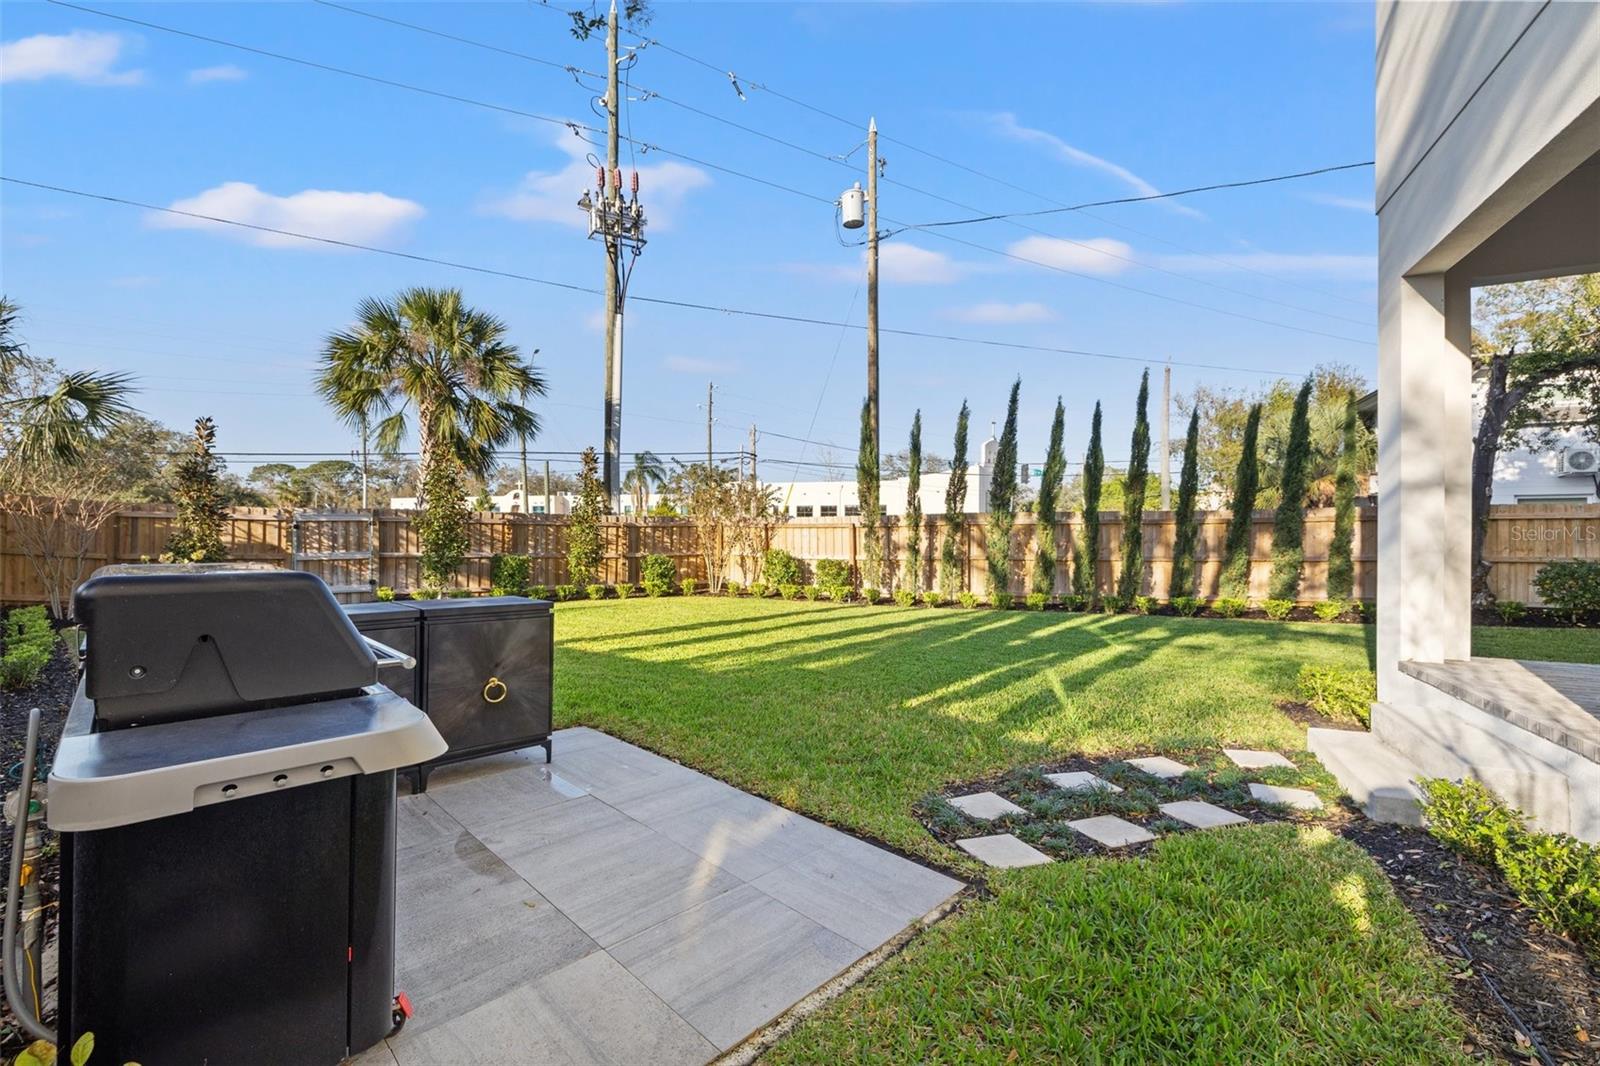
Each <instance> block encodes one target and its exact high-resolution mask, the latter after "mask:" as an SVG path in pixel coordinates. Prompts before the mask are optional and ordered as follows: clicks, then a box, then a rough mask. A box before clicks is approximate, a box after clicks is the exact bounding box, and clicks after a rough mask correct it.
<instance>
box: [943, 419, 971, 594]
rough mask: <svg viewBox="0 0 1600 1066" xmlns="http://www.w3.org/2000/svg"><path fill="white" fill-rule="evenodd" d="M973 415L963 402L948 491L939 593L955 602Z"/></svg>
mask: <svg viewBox="0 0 1600 1066" xmlns="http://www.w3.org/2000/svg"><path fill="white" fill-rule="evenodd" d="M970 418H971V411H969V410H968V408H967V401H966V400H962V401H961V413H960V414H958V415H956V436H955V443H954V445H953V447H952V449H951V451H952V453H953V455H954V458H952V459H951V460H950V483H949V485H948V486H946V488H945V490H944V544H943V545H942V546H941V547H940V549H939V592H940V594H941V595H942V596H944V598H945V599H947V600H953V599H955V598H956V596H957V594H959V593H960V592H961V591H962V588H961V531H962V528H963V526H964V524H965V523H966V509H967V422H968V420H969V419H970Z"/></svg>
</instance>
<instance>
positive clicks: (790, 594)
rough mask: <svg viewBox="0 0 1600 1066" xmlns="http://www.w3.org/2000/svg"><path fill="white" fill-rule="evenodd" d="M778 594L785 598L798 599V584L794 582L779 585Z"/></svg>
mask: <svg viewBox="0 0 1600 1066" xmlns="http://www.w3.org/2000/svg"><path fill="white" fill-rule="evenodd" d="M778 595H779V596H782V597H783V598H784V599H786V600H798V599H799V598H800V586H799V585H795V584H783V585H779V586H778Z"/></svg>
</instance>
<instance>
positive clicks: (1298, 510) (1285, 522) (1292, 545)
mask: <svg viewBox="0 0 1600 1066" xmlns="http://www.w3.org/2000/svg"><path fill="white" fill-rule="evenodd" d="M1310 409H1311V379H1310V378H1307V379H1306V383H1305V384H1304V385H1302V386H1300V394H1299V395H1298V396H1296V397H1295V398H1294V414H1292V415H1290V416H1289V443H1288V446H1287V448H1286V451H1285V454H1284V457H1283V480H1282V481H1281V482H1279V489H1278V511H1277V514H1275V515H1274V516H1273V520H1272V580H1271V582H1270V584H1269V586H1268V588H1269V590H1270V591H1269V592H1268V595H1269V596H1270V597H1271V598H1272V599H1275V600H1295V599H1298V598H1299V597H1300V568H1301V567H1302V566H1303V565H1304V564H1305V557H1306V552H1305V544H1304V539H1305V532H1306V487H1307V486H1306V476H1307V473H1308V471H1309V469H1310V463H1311V416H1310Z"/></svg>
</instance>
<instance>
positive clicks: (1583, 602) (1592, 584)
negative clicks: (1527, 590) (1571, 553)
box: [1533, 559, 1600, 622]
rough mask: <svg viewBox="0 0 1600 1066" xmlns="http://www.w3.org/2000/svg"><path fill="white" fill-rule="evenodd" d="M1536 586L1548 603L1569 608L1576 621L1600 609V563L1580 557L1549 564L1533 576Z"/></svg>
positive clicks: (1569, 612)
mask: <svg viewBox="0 0 1600 1066" xmlns="http://www.w3.org/2000/svg"><path fill="white" fill-rule="evenodd" d="M1533 587H1534V588H1535V589H1537V590H1538V592H1539V597H1540V598H1541V599H1543V600H1544V602H1545V603H1547V604H1549V605H1550V606H1551V607H1554V608H1556V609H1557V610H1560V611H1566V612H1567V613H1568V614H1569V615H1571V616H1572V620H1573V621H1574V622H1576V621H1577V620H1578V619H1580V618H1581V617H1583V616H1584V615H1586V614H1588V613H1589V612H1590V611H1594V610H1600V563H1590V562H1583V561H1581V560H1577V559H1574V560H1572V561H1570V562H1564V563H1548V564H1546V565H1545V566H1544V567H1542V568H1541V569H1540V570H1539V572H1538V573H1537V574H1535V575H1534V576H1533Z"/></svg>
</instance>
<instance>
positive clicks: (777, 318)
mask: <svg viewBox="0 0 1600 1066" xmlns="http://www.w3.org/2000/svg"><path fill="white" fill-rule="evenodd" d="M0 181H4V182H9V183H11V184H13V185H21V186H25V187H28V188H33V189H41V190H44V191H47V192H55V193H61V194H63V195H67V196H78V197H82V198H84V199H89V200H99V201H102V202H104V203H111V204H117V205H120V206H124V207H137V208H140V209H142V210H146V211H159V212H163V213H165V214H171V215H180V216H183V217H186V218H193V219H198V220H201V221H205V222H213V223H217V224H219V225H225V226H237V227H240V228H243V229H248V230H253V231H256V232H261V233H271V234H275V235H277V236H280V237H293V238H295V239H297V240H304V241H311V242H313V243H317V244H327V245H332V246H334V247H338V248H349V249H354V250H356V251H362V252H371V253H373V254H375V255H386V256H392V257H394V258H398V259H406V260H409V261H411V262H417V263H428V264H431V265H434V266H444V267H450V268H452V269H455V270H465V271H468V272H471V273H475V274H486V275H489V276H492V277H500V278H508V279H510V280H513V281H524V282H528V283H530V284H534V285H545V286H549V287H551V288H556V289H564V290H567V291H569V292H580V293H584V294H585V295H589V296H599V295H601V293H600V290H598V289H594V288H589V287H587V286H584V285H573V284H571V283H569V282H564V281H551V280H550V279H548V278H540V277H534V276H533V275H531V274H519V273H517V272H515V271H510V270H500V269H497V268H494V267H485V266H478V265H476V264H473V263H462V262H458V261H454V260H449V259H438V258H435V257H432V256H426V255H418V254H416V253H414V252H402V251H399V250H396V249H392V248H379V247H377V246H375V245H369V244H358V243H356V242H353V241H343V240H337V239H335V238H332V237H319V236H315V235H312V234H307V233H296V232H294V231H292V230H284V229H275V228H273V227H271V226H262V225H257V224H255V223H251V222H241V221H239V220H237V219H231V218H222V217H220V216H216V215H204V214H200V213H198V212H194V211H184V210H181V209H179V208H174V207H162V206H159V205H157V204H151V203H145V202H143V201H140V200H133V199H129V198H127V197H121V196H112V195H109V194H106V193H94V192H87V191H85V190H82V189H73V188H69V187H67V186H64V185H52V184H49V183H46V182H38V181H30V180H27V179H25V178H16V177H11V176H9V175H3V174H0ZM632 299H634V300H636V301H638V302H641V303H649V304H655V305H657V306H661V307H677V308H682V309H685V310H693V311H711V312H716V313H718V314H725V315H739V316H743V317H746V318H758V319H763V320H766V321H771V322H791V323H797V324H803V325H811V326H826V327H829V328H832V329H865V328H866V327H865V326H858V325H855V324H853V323H848V322H834V321H830V320H828V319H823V318H811V317H809V316H806V315H791V314H782V313H779V312H774V311H754V310H750V309H748V308H739V307H726V306H718V305H715V304H703V303H696V302H694V301H691V300H673V299H668V298H665V297H660V296H634V297H632ZM879 332H881V333H887V334H892V335H895V336H900V337H911V338H915V339H918V340H937V341H948V342H950V343H954V344H976V345H981V346H984V347H990V348H1005V349H1011V350H1015V351H1033V352H1042V353H1046V354H1051V355H1072V356H1082V357H1084V358H1090V359H1110V360H1114V361H1117V362H1127V363H1138V364H1155V363H1160V362H1166V361H1167V360H1164V359H1153V358H1146V357H1143V356H1134V355H1118V354H1113V353H1110V352H1094V351H1088V350H1086V349H1081V348H1060V347H1053V346H1049V345H1041V344H1023V343H1020V342H1016V341H1001V340H994V339H992V338H985V337H962V336H955V335H951V334H942V333H933V332H929V331H925V330H913V329H893V328H889V327H882V328H880V330H879ZM1170 362H1171V363H1172V365H1173V366H1184V367H1190V368H1193V369H1197V370H1218V371H1225V372H1229V373H1240V374H1253V375H1256V376H1271V377H1274V378H1276V377H1279V376H1281V375H1274V374H1272V373H1271V372H1270V371H1265V370H1262V369H1260V368H1259V367H1242V366H1228V365H1226V364H1221V363H1202V362H1195V361H1191V360H1179V359H1173V360H1170Z"/></svg>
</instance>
